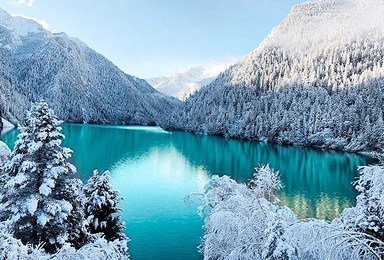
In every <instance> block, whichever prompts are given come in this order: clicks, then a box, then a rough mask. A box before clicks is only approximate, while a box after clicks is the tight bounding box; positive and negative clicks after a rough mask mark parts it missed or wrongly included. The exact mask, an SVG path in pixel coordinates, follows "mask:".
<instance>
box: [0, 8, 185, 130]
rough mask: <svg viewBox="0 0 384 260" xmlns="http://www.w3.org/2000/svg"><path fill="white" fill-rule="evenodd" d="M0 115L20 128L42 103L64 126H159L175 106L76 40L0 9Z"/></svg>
mask: <svg viewBox="0 0 384 260" xmlns="http://www.w3.org/2000/svg"><path fill="white" fill-rule="evenodd" d="M0 32H1V36H0V68H1V72H0V111H2V114H3V115H2V116H3V117H4V118H6V119H7V120H8V121H11V122H13V123H17V122H20V121H21V120H23V118H24V113H25V111H26V110H28V109H29V107H30V104H31V103H32V102H37V101H39V100H40V99H41V98H44V99H45V100H46V101H47V102H49V104H50V105H51V106H52V108H53V109H55V111H56V113H57V115H58V116H59V118H60V119H61V120H65V121H66V122H79V123H83V122H87V123H109V124H144V125H148V124H159V123H160V122H162V121H164V120H165V117H166V116H168V114H169V113H170V112H171V111H172V110H173V109H174V107H175V106H177V105H178V103H179V102H178V100H176V99H175V98H172V97H168V96H165V95H163V94H161V93H160V92H158V91H156V90H155V89H153V88H152V87H151V86H150V85H148V83H147V82H146V81H144V80H141V79H138V78H136V77H133V76H130V75H127V74H125V73H124V72H122V71H121V70H120V69H119V68H117V67H116V66H115V65H114V64H112V63H111V62H110V61H109V60H107V59H106V58H105V57H103V56H102V55H100V54H98V53H96V52H95V51H93V50H92V49H90V48H89V47H88V46H86V45H85V44H84V43H83V42H81V41H80V40H78V39H75V38H71V37H69V36H67V35H66V34H64V33H51V32H50V31H48V30H45V29H44V28H43V27H42V26H41V25H40V24H38V23H36V22H35V21H33V20H29V19H25V18H22V17H13V16H11V15H9V14H8V13H6V12H5V11H4V10H2V9H0Z"/></svg>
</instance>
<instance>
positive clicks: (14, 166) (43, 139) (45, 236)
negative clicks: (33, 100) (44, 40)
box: [1, 101, 86, 252]
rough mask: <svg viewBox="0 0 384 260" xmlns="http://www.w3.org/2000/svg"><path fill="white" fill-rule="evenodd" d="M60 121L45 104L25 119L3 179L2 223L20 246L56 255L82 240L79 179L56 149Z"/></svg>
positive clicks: (65, 156) (66, 154)
mask: <svg viewBox="0 0 384 260" xmlns="http://www.w3.org/2000/svg"><path fill="white" fill-rule="evenodd" d="M59 125H60V121H59V120H58V119H57V117H56V116H55V114H54V112H53V110H51V109H50V108H48V105H47V103H46V102H45V101H40V102H39V103H38V104H35V105H34V106H33V108H32V112H31V113H30V114H29V115H28V116H27V119H26V125H25V127H24V128H22V129H21V133H20V134H19V136H18V138H19V139H18V141H17V142H16V143H15V149H14V151H13V152H12V153H11V156H10V159H9V161H8V162H7V163H6V164H5V166H4V173H5V174H6V175H7V180H6V184H5V195H4V198H3V200H2V207H1V208H2V212H1V218H2V220H9V221H10V224H11V225H10V227H11V232H12V233H13V235H14V236H15V237H16V238H18V239H20V240H21V241H22V242H23V243H24V244H26V243H31V244H33V245H39V244H42V245H43V247H44V249H45V250H46V251H47V252H55V251H56V250H57V249H58V248H60V247H61V246H62V245H64V244H65V243H66V242H70V243H72V244H73V245H74V246H75V247H77V248H78V247H80V246H82V245H83V244H84V242H85V239H86V235H85V234H86V233H85V227H84V216H83V213H82V212H83V210H82V209H83V198H82V196H81V195H80V193H79V191H80V188H81V185H82V183H81V181H80V180H79V179H77V178H73V175H74V174H75V173H76V168H75V167H74V166H73V165H72V164H70V163H69V162H68V161H67V160H68V158H69V157H70V156H71V150H70V149H68V148H63V147H61V139H62V138H63V137H64V135H63V134H61V133H60V131H61V127H60V126H59Z"/></svg>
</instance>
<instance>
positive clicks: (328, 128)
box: [166, 0, 384, 151]
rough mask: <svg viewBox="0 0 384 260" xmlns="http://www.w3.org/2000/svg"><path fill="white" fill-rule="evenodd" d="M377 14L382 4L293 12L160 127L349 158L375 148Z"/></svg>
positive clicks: (329, 2)
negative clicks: (349, 153) (308, 148)
mask: <svg viewBox="0 0 384 260" xmlns="http://www.w3.org/2000/svg"><path fill="white" fill-rule="evenodd" d="M372 10H374V11H372ZM371 11H372V12H371ZM381 11H383V12H384V1H382V0H380V1H379V0H368V1H362V0H319V1H314V2H308V3H304V4H301V5H298V6H295V7H293V8H292V11H291V12H290V14H289V15H288V16H287V17H286V18H285V19H284V20H283V21H282V22H281V23H280V25H279V26H277V27H275V28H274V29H273V30H272V32H271V34H270V35H269V36H267V37H266V39H265V40H264V41H263V42H262V43H261V44H260V45H259V47H258V48H256V49H255V50H253V51H252V52H251V53H250V54H249V55H247V56H246V57H245V58H244V59H242V60H241V61H239V62H238V63H236V64H235V65H233V66H231V67H230V68H229V69H227V70H226V71H224V72H223V73H221V74H220V76H219V77H217V78H216V79H215V80H214V81H213V82H212V83H211V84H209V85H208V86H206V87H204V88H202V89H200V90H199V91H197V92H196V93H195V94H194V95H192V96H191V97H190V98H189V99H187V100H186V102H185V103H184V104H183V105H182V106H181V107H180V108H179V109H178V110H176V111H175V112H174V113H173V114H172V116H171V119H170V120H169V121H168V123H167V124H166V127H167V128H169V129H176V130H185V131H191V132H197V133H206V134H215V135H216V134H217V135H224V136H228V137H235V138H242V139H249V140H257V141H269V142H275V143H280V144H294V145H306V146H316V147H322V148H331V149H339V150H348V151H361V150H375V149H381V148H379V147H378V146H379V145H380V142H379V140H381V139H383V140H384V138H383V136H382V135H381V134H380V131H379V129H384V124H383V123H382V122H383V116H384V115H383V111H382V110H383V103H384V102H383V100H384V97H383V95H384V94H383V93H384V91H383V90H384V81H383V78H384V61H383V59H382V57H383V56H384V18H383V16H382V15H381V13H382V12H381ZM357 17H363V18H364V19H360V20H358V19H357ZM357 24H359V27H358V29H357V30H354V26H355V25H357ZM330 26H332V27H333V28H331V29H330V30H328V29H329V28H330ZM340 32H343V34H340ZM351 32H353V34H351ZM366 104H370V105H369V106H367V105H366Z"/></svg>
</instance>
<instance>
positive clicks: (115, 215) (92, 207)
mask: <svg viewBox="0 0 384 260" xmlns="http://www.w3.org/2000/svg"><path fill="white" fill-rule="evenodd" d="M84 195H85V198H86V199H85V200H86V202H85V216H86V219H87V222H88V230H89V232H90V233H91V234H95V233H104V237H105V239H107V240H108V241H113V240H115V239H119V240H123V239H126V236H125V235H124V233H123V230H124V228H125V227H124V225H123V223H122V222H121V217H120V211H121V209H120V208H119V205H118V204H119V202H120V200H121V198H120V193H119V192H118V191H116V190H114V189H113V187H112V185H111V183H110V173H109V172H108V171H106V172H104V173H103V174H99V173H98V171H97V170H95V171H94V172H93V176H92V177H91V178H90V179H89V180H88V182H87V184H86V185H85V186H84Z"/></svg>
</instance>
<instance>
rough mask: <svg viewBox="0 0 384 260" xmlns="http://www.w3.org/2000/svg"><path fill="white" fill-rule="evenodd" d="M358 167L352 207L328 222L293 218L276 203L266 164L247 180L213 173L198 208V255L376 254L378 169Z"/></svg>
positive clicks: (379, 247) (382, 253)
mask: <svg viewBox="0 0 384 260" xmlns="http://www.w3.org/2000/svg"><path fill="white" fill-rule="evenodd" d="M378 171H382V172H381V173H380V172H379V174H376V173H377V172H378ZM361 172H362V176H361V177H360V179H359V181H358V182H357V183H358V185H357V189H358V190H359V191H361V192H362V193H361V195H359V197H358V203H357V206H356V208H357V209H358V210H357V209H356V208H353V209H349V210H346V211H345V213H344V214H343V218H340V219H336V220H334V221H333V222H327V221H323V220H316V219H298V218H297V217H296V215H295V214H294V213H293V212H292V211H291V210H290V209H289V208H287V207H282V206H279V205H278V199H277V198H276V196H275V192H276V191H277V190H278V188H280V187H281V184H280V181H279V179H278V175H277V173H274V172H273V171H272V170H271V169H270V168H269V167H268V166H261V167H260V168H259V169H256V173H255V175H254V178H253V179H252V180H251V181H250V182H249V183H248V185H246V184H242V183H236V182H235V181H234V180H232V179H230V178H229V177H228V176H223V177H219V176H213V177H212V178H211V180H210V182H209V183H208V184H207V186H206V190H205V193H204V195H205V196H204V198H205V203H204V205H203V206H202V208H201V213H202V215H204V216H206V218H205V224H204V229H205V235H204V237H203V242H202V244H201V249H202V252H203V254H204V259H244V260H246V259H309V260H310V259H318V260H321V259H382V258H383V257H384V243H383V241H382V240H380V239H381V238H380V236H381V233H380V232H381V230H382V229H381V228H382V224H383V221H382V220H383V218H382V214H383V210H382V204H381V203H382V201H383V198H384V192H383V186H384V185H383V179H384V178H383V176H382V174H383V172H384V171H383V169H382V168H380V169H378V168H376V166H372V167H364V168H362V169H361ZM367 185H368V186H367ZM361 187H365V188H361ZM373 207H375V210H373ZM356 210H357V212H359V213H361V214H362V216H364V217H365V218H368V219H369V220H372V219H373V220H375V221H376V222H374V223H376V224H375V226H368V227H369V228H368V229H367V228H366V226H364V225H362V224H364V223H370V222H367V221H366V220H364V218H363V217H360V218H356V216H358V215H350V214H349V213H350V212H353V213H355V212H356ZM347 213H348V214H347ZM368 213H370V214H372V215H375V217H372V216H370V215H369V214H368ZM346 216H348V217H349V218H347V219H344V218H345V217H346ZM378 216H381V217H378ZM352 220H353V221H355V220H356V222H357V223H355V222H352ZM379 223H380V225H381V226H380V228H378V229H377V228H376V227H377V226H379ZM346 224H347V225H346ZM371 224H372V223H371ZM372 225H373V224H372ZM356 227H357V228H356ZM362 227H364V228H365V229H363V228H362ZM372 230H373V231H375V232H376V233H373V232H372Z"/></svg>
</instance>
